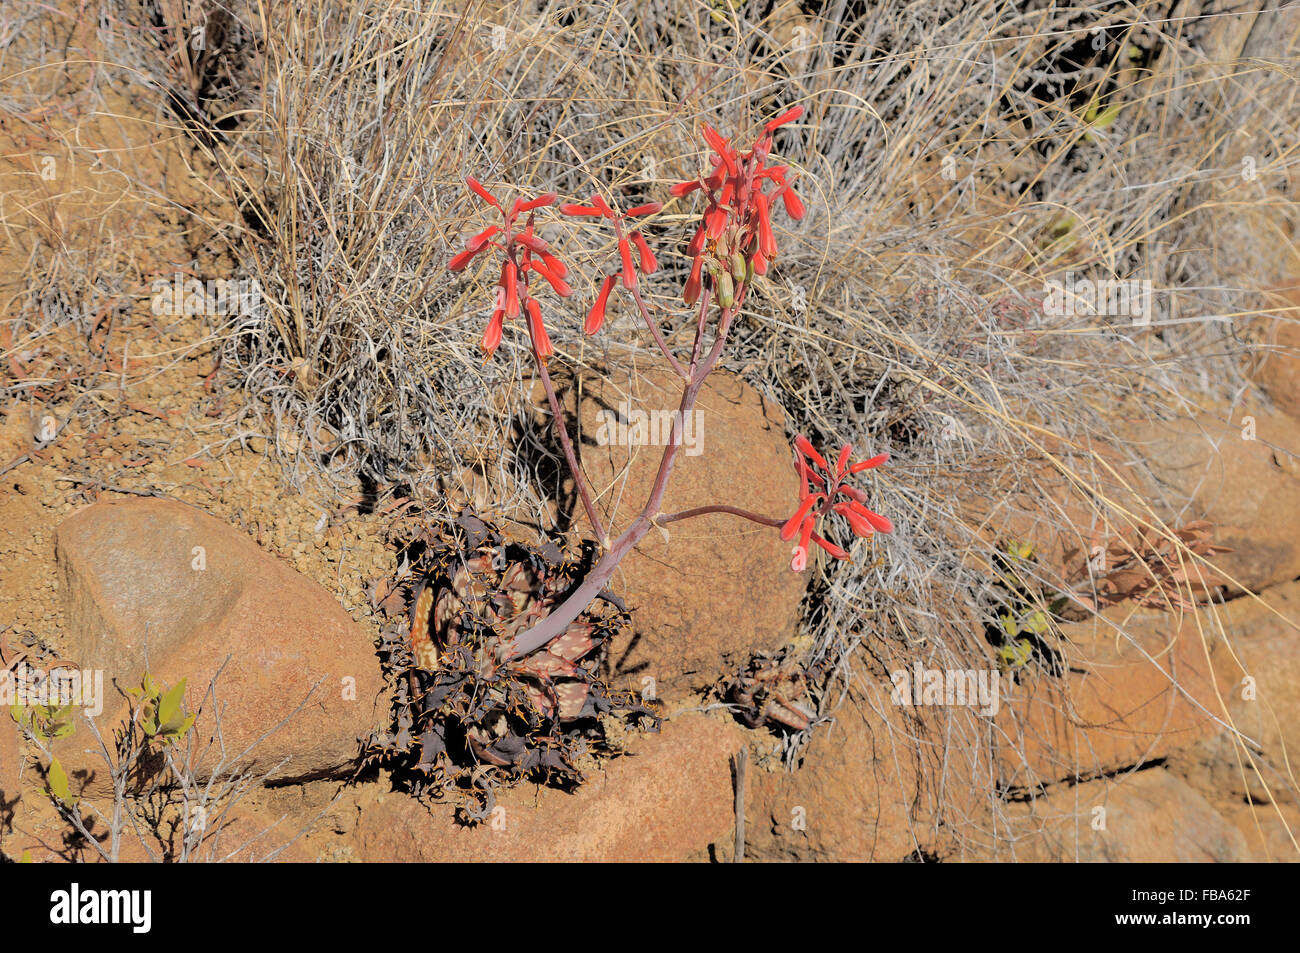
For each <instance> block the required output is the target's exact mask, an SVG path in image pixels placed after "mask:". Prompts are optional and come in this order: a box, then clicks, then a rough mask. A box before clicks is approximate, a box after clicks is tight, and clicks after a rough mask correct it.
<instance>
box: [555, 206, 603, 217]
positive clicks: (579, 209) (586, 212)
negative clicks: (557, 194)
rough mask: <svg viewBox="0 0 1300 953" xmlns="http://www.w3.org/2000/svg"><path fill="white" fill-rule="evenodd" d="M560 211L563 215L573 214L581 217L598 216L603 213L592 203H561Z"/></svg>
mask: <svg viewBox="0 0 1300 953" xmlns="http://www.w3.org/2000/svg"><path fill="white" fill-rule="evenodd" d="M560 211H561V212H563V213H564V214H565V215H574V216H578V217H581V218H599V217H600V216H602V215H604V214H605V213H604V212H602V211H601V210H600V209H598V208H596V207H595V206H592V205H577V204H575V203H573V202H570V203H569V204H567V205H561V206H560Z"/></svg>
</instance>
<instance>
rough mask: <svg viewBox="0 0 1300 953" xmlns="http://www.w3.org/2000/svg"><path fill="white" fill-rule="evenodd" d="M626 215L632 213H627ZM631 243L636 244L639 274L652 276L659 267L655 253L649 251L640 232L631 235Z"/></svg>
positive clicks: (648, 245)
mask: <svg viewBox="0 0 1300 953" xmlns="http://www.w3.org/2000/svg"><path fill="white" fill-rule="evenodd" d="M628 214H629V215H630V214H632V213H631V212H629V213H628ZM632 241H633V242H635V243H636V250H637V254H639V255H640V256H641V274H643V275H652V274H654V272H655V270H656V269H657V268H658V267H659V260H658V259H657V258H655V253H654V252H653V251H651V250H650V244H649V242H647V241H646V240H645V236H644V235H642V234H641V233H640V232H633V233H632Z"/></svg>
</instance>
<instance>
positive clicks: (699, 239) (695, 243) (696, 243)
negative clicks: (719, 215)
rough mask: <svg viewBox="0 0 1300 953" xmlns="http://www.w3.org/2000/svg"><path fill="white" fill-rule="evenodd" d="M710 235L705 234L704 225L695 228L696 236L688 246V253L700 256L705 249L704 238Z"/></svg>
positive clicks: (693, 256) (692, 255)
mask: <svg viewBox="0 0 1300 953" xmlns="http://www.w3.org/2000/svg"><path fill="white" fill-rule="evenodd" d="M707 237H708V236H707V235H706V234H705V231H704V226H703V225H701V226H700V227H699V228H697V229H696V230H695V237H694V238H692V239H691V241H690V244H688V245H687V246H686V254H688V255H690V256H691V257H692V258H696V257H699V254H700V252H702V251H704V240H705V238H707Z"/></svg>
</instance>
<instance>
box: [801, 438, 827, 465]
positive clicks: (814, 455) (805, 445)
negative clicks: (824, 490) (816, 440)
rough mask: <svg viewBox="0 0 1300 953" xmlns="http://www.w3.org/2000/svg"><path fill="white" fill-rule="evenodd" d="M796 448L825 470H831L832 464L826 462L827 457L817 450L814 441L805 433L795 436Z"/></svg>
mask: <svg viewBox="0 0 1300 953" xmlns="http://www.w3.org/2000/svg"><path fill="white" fill-rule="evenodd" d="M794 445H795V449H797V450H798V451H799V452H800V453H802V454H803V455H804V456H805V457H807V458H808V459H809V460H810V461H812V462H813V463H815V464H817V466H819V467H820V468H821V469H823V470H829V469H830V466H829V465H828V464H827V463H826V458H825V457H823V456H822V455H821V454H820V453H818V452H817V450H816V448H814V447H813V445H812V442H811V441H810V440H809V439H808V438H807V437H805V436H804V435H803V434H799V435H798V436H797V437H795V438H794Z"/></svg>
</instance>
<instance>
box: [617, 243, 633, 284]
mask: <svg viewBox="0 0 1300 953" xmlns="http://www.w3.org/2000/svg"><path fill="white" fill-rule="evenodd" d="M618 254H619V257H620V258H622V259H623V287H624V288H626V289H628V290H629V291H631V290H632V289H633V288H635V287H636V267H635V266H634V265H633V264H632V248H631V246H630V245H628V242H627V239H626V238H620V239H619V240H618Z"/></svg>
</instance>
